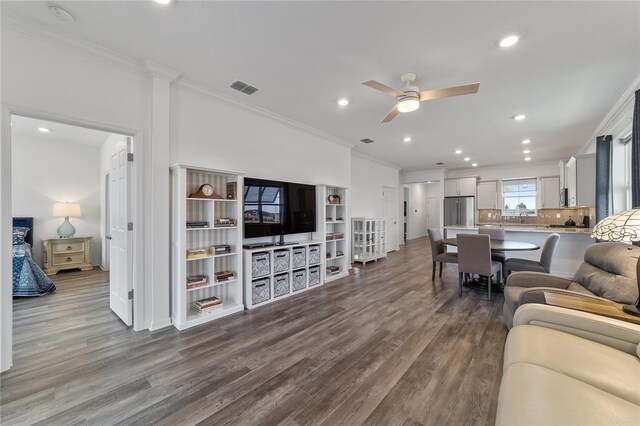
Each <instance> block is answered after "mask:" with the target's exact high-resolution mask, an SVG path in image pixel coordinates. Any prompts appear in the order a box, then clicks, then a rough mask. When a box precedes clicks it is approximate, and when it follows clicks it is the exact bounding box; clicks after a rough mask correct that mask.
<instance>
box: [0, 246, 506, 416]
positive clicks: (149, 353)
mask: <svg viewBox="0 0 640 426" xmlns="http://www.w3.org/2000/svg"><path fill="white" fill-rule="evenodd" d="M53 278H54V280H55V282H56V285H57V286H58V291H57V292H56V293H55V294H53V295H50V296H45V297H41V298H31V299H15V300H14V366H13V368H12V369H11V370H9V371H7V372H5V373H3V374H2V375H1V376H0V386H1V390H0V392H1V396H0V403H1V405H0V410H1V413H0V422H1V423H2V424H3V425H10V424H43V425H45V424H46V425H58V424H59V425H71V424H89V425H103V424H104V425H106V424H135V425H141V424H165V425H174V424H201V425H227V424H231V425H276V424H282V425H331V426H333V425H341V424H345V425H360V424H367V425H446V424H450V425H463V424H493V423H494V418H495V411H496V403H497V395H498V388H499V385H500V378H501V373H502V368H501V365H502V350H503V345H504V340H505V337H506V333H507V331H506V328H505V327H504V325H503V323H502V318H501V317H502V312H501V308H502V301H503V299H502V296H501V295H494V299H493V300H492V301H491V302H489V301H486V300H485V296H486V295H485V293H479V292H475V291H472V290H465V292H464V294H463V296H461V297H460V296H458V289H457V274H456V269H455V266H448V267H445V271H444V274H443V277H442V279H439V278H437V277H436V280H435V281H433V282H432V281H431V255H430V252H429V244H428V241H427V240H426V239H424V238H422V239H416V240H412V241H409V242H408V243H407V244H406V245H405V246H404V247H403V248H402V249H401V250H400V251H399V252H396V253H390V254H389V258H388V259H385V260H380V261H378V262H373V263H370V264H368V265H367V266H366V267H362V266H357V267H356V268H354V270H353V273H352V274H351V275H350V276H349V277H348V278H344V279H342V280H339V281H335V282H333V283H330V284H327V285H325V286H324V287H321V288H318V289H316V290H312V291H309V292H307V293H304V294H301V295H299V296H294V297H291V298H288V299H285V300H282V301H280V302H277V303H273V304H271V305H267V306H264V307H260V308H257V309H254V310H252V311H245V312H243V313H239V314H236V315H233V316H230V317H228V318H225V319H222V320H220V321H217V322H214V323H211V324H207V325H203V326H200V327H197V328H195V329H191V330H188V331H185V332H178V331H177V330H175V329H174V328H173V327H170V328H166V329H163V330H160V331H158V332H155V333H150V332H138V333H136V332H133V331H131V330H130V329H128V328H126V327H125V326H124V325H123V323H122V322H120V320H119V319H117V317H116V316H115V315H114V314H113V313H112V312H111V311H110V310H109V288H108V284H107V279H108V275H107V274H106V273H104V272H102V271H99V270H94V271H91V272H71V273H59V274H58V275H57V276H54V277H53Z"/></svg>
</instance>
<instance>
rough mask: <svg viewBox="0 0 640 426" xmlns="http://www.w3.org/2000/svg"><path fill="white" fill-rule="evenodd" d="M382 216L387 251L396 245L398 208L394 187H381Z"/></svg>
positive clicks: (394, 248) (392, 249)
mask: <svg viewBox="0 0 640 426" xmlns="http://www.w3.org/2000/svg"><path fill="white" fill-rule="evenodd" d="M382 198H383V201H384V217H386V218H387V252H390V251H396V249H397V247H398V210H399V205H398V202H397V198H396V188H391V187H387V186H385V187H383V188H382Z"/></svg>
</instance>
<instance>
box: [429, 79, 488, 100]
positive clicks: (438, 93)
mask: <svg viewBox="0 0 640 426" xmlns="http://www.w3.org/2000/svg"><path fill="white" fill-rule="evenodd" d="M478 88H480V83H472V84H465V85H462V86H453V87H445V88H444V89H433V90H425V91H424V92H420V100H421V101H430V100H433V99H440V98H448V97H450V96H460V95H470V94H473V93H477V92H478Z"/></svg>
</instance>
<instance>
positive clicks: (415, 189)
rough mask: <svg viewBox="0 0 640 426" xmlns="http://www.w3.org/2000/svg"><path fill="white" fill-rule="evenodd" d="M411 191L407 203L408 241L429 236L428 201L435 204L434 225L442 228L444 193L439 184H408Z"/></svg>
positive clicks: (407, 186)
mask: <svg viewBox="0 0 640 426" xmlns="http://www.w3.org/2000/svg"><path fill="white" fill-rule="evenodd" d="M405 188H407V189H408V190H409V194H408V203H407V240H412V239H414V238H420V237H424V236H426V235H427V228H428V215H427V200H428V199H430V198H431V199H433V200H434V202H435V215H434V217H433V218H432V220H433V221H434V223H436V224H437V226H438V227H440V226H441V225H440V221H441V216H442V215H441V214H440V211H441V210H442V201H443V193H442V190H441V185H439V182H432V183H411V184H406V185H405Z"/></svg>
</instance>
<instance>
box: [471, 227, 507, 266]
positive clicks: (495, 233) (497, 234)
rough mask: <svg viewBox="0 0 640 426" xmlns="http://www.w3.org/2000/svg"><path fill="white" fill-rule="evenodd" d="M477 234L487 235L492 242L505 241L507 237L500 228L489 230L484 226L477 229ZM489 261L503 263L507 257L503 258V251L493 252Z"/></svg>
mask: <svg viewBox="0 0 640 426" xmlns="http://www.w3.org/2000/svg"><path fill="white" fill-rule="evenodd" d="M478 234H482V235H488V236H489V237H491V239H492V240H506V239H507V235H506V233H505V232H504V229H502V228H489V227H486V226H481V227H480V228H479V229H478ZM491 259H492V260H495V261H497V262H500V263H504V261H505V260H507V256H505V254H504V252H503V251H494V252H491Z"/></svg>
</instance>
